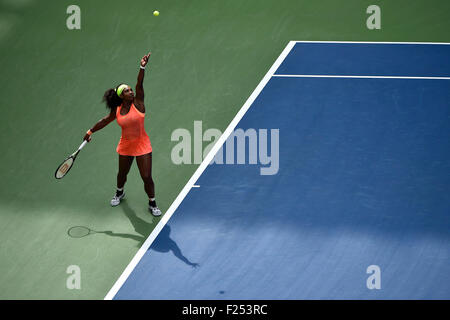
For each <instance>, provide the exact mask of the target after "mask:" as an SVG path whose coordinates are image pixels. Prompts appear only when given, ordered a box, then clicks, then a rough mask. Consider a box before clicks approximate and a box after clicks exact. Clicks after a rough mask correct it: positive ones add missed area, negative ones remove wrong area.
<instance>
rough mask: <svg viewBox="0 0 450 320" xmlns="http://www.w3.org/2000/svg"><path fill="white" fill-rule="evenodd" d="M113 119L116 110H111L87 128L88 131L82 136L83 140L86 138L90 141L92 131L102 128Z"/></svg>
mask: <svg viewBox="0 0 450 320" xmlns="http://www.w3.org/2000/svg"><path fill="white" fill-rule="evenodd" d="M115 119H116V112H115V111H111V113H110V114H109V115H107V116H106V117H103V118H101V119H100V120H99V121H98V122H97V123H96V124H95V125H94V126H93V127H92V128H91V129H89V130H88V132H87V133H86V135H85V136H84V138H83V140H86V141H87V142H89V141H91V139H92V138H91V134H92V133H94V132H95V131H98V130H100V129H103V128H104V127H106V126H107V125H108V124H110V123H111V122H112V121H114V120H115Z"/></svg>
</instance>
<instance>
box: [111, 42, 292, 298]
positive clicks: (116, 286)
mask: <svg viewBox="0 0 450 320" xmlns="http://www.w3.org/2000/svg"><path fill="white" fill-rule="evenodd" d="M295 43H296V41H289V43H288V44H287V45H286V47H284V49H283V51H282V52H281V54H280V55H279V56H278V58H277V59H276V60H275V62H274V63H273V64H272V66H271V67H270V69H269V71H267V72H266V74H265V75H264V77H263V78H262V80H261V81H260V82H259V84H258V85H257V87H256V88H255V89H254V90H253V92H252V94H251V95H250V96H249V97H248V98H247V100H246V101H245V103H244V104H243V106H242V107H241V109H240V110H239V111H238V113H237V114H236V115H235V117H234V118H233V120H232V121H231V122H230V124H229V125H228V127H227V128H226V130H225V131H224V133H222V135H221V136H220V138H219V140H218V141H217V143H216V144H214V146H213V148H212V149H211V150H210V151H209V153H208V154H207V155H206V157H205V158H204V159H203V161H202V163H201V164H200V166H199V167H198V168H197V170H196V171H195V172H194V174H193V175H192V177H191V178H190V179H189V181H188V182H187V183H186V185H185V186H184V188H183V189H182V190H181V192H180V193H179V194H178V196H177V197H176V198H175V200H174V202H173V203H172V205H171V206H170V207H169V209H167V212H166V213H165V214H164V216H163V217H162V219H161V220H160V221H159V223H158V224H157V225H156V226H155V228H154V229H153V231H152V232H151V233H150V235H149V236H148V238H147V239H146V240H145V242H144V243H143V244H142V246H141V247H140V248H139V250H138V252H137V253H136V254H135V256H134V257H133V259H132V260H131V262H130V263H129V264H128V265H127V267H126V268H125V270H124V271H123V272H122V274H121V275H120V277H119V278H118V279H117V280H116V282H115V283H114V285H113V286H112V288H111V289H110V290H109V292H108V293H107V294H106V296H105V298H104V300H112V299H113V298H114V297H115V296H116V294H117V292H119V290H120V288H121V287H122V286H123V284H124V283H125V281H126V280H127V279H128V277H129V275H130V274H131V272H132V271H133V270H134V268H135V267H136V266H137V264H138V263H139V261H140V260H141V259H142V257H143V256H144V254H145V253H146V252H147V250H148V249H149V248H150V246H151V245H152V243H153V241H155V239H156V237H157V236H158V234H159V233H160V232H161V230H162V229H163V228H164V226H165V225H166V224H167V222H168V221H169V219H170V218H171V217H172V215H173V214H174V212H175V211H176V209H177V208H178V206H179V205H180V204H181V202H182V201H183V200H184V198H185V197H186V195H187V194H188V193H189V191H190V190H191V189H192V187H193V185H194V184H195V182H196V181H197V180H198V179H199V178H200V176H201V175H202V174H203V172H204V171H205V169H206V168H207V167H208V165H209V164H210V163H211V161H212V160H213V158H214V156H215V155H216V153H217V152H218V151H219V150H220V148H222V146H223V144H224V143H225V141H226V140H227V139H228V137H229V136H230V134H231V133H232V132H233V130H234V129H235V128H236V126H237V125H238V123H239V122H240V121H241V119H242V118H243V117H244V115H245V114H246V113H247V111H248V109H249V108H250V106H251V105H252V104H253V102H254V101H255V100H256V98H257V97H258V96H259V94H260V93H261V91H262V90H263V89H264V87H265V86H266V84H267V83H268V82H269V81H270V79H271V78H272V76H273V75H274V73H275V71H276V70H277V69H278V67H279V66H280V65H281V64H282V63H283V61H284V59H285V58H286V57H287V56H288V54H289V53H290V52H291V50H292V48H293V47H294V46H295Z"/></svg>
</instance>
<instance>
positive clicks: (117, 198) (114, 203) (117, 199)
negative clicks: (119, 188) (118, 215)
mask: <svg viewBox="0 0 450 320" xmlns="http://www.w3.org/2000/svg"><path fill="white" fill-rule="evenodd" d="M123 197H125V192H122V194H121V195H120V196H117V195H114V197H113V198H112V199H111V206H113V207H115V206H118V205H119V204H120V200H122V199H123Z"/></svg>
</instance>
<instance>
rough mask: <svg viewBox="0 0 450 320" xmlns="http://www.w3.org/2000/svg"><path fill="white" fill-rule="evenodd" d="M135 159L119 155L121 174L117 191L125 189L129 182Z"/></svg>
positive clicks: (118, 178) (119, 173)
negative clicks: (129, 174) (128, 178)
mask: <svg viewBox="0 0 450 320" xmlns="http://www.w3.org/2000/svg"><path fill="white" fill-rule="evenodd" d="M133 159H134V157H132V156H122V155H120V154H119V172H118V173H117V189H123V186H124V185H125V182H126V181H127V175H128V172H130V168H131V165H132V164H133Z"/></svg>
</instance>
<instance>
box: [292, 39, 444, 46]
mask: <svg viewBox="0 0 450 320" xmlns="http://www.w3.org/2000/svg"><path fill="white" fill-rule="evenodd" d="M294 42H295V43H363V44H367V43H369V44H443V45H450V42H398V41H397V42H386V41H307V40H306V41H303V40H299V41H294Z"/></svg>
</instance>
